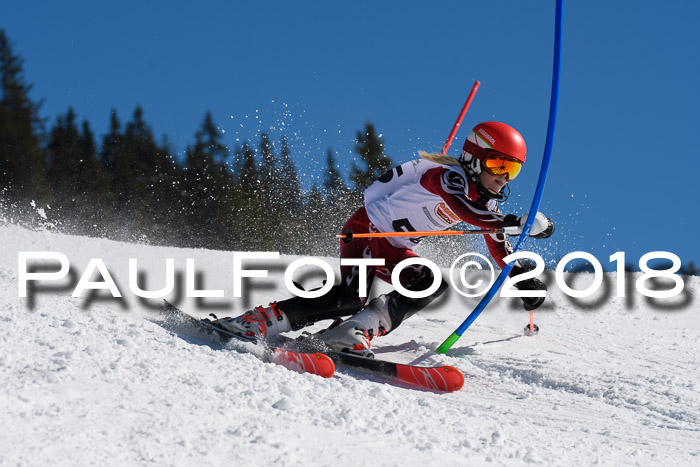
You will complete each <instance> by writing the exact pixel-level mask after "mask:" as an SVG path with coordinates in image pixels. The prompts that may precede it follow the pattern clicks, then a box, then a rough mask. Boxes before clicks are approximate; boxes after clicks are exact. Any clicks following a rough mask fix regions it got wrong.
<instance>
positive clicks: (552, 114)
mask: <svg viewBox="0 0 700 467" xmlns="http://www.w3.org/2000/svg"><path fill="white" fill-rule="evenodd" d="M562 4H563V0H557V2H556V12H555V21H554V66H553V76H552V94H551V97H550V101H549V123H548V124H547V139H546V141H545V146H544V156H543V157H542V166H541V168H540V176H539V179H538V180H537V188H536V189H535V196H534V198H533V200H532V206H530V214H531V215H529V216H527V221H526V222H525V225H524V226H523V232H522V233H521V234H520V238H519V240H518V243H517V245H516V246H515V249H514V250H513V253H515V252H517V251H518V250H519V249H520V247H521V246H522V245H523V244H524V243H525V240H526V239H527V236H528V234H529V233H530V229H532V224H533V223H534V222H535V214H536V213H537V211H538V210H539V208H540V202H541V201H542V194H543V193H544V185H545V182H546V181H547V173H548V172H549V161H550V159H551V158H552V146H553V144H554V127H555V124H556V120H557V105H558V101H559V75H560V71H561V35H562V34H561V30H562V6H563V5H562ZM513 264H514V263H508V264H506V266H505V267H504V268H503V270H502V271H501V274H499V276H498V278H496V281H495V282H494V283H493V285H492V286H491V288H490V289H489V291H488V292H487V293H486V295H484V298H482V299H481V301H480V302H479V304H478V305H477V306H476V308H474V311H472V312H471V314H470V315H469V316H468V317H467V319H466V320H464V322H463V323H462V324H461V325H460V326H459V327H458V328H457V329H456V330H455V331H454V332H453V333H452V334H451V335H450V336H449V337H448V338H447V339H445V342H443V343H442V344H440V346H439V347H438V348H437V352H438V353H445V352H446V351H447V350H448V349H450V347H452V346H453V345H454V343H455V342H457V340H459V338H460V337H462V334H464V331H466V330H467V328H468V327H469V326H471V324H472V323H473V322H474V321H475V320H476V318H478V316H479V315H480V314H481V312H482V311H484V308H486V306H487V305H488V304H489V302H490V301H491V299H492V298H493V297H494V296H495V295H496V293H498V291H499V290H500V288H501V285H503V282H504V281H505V280H506V277H508V274H510V271H511V269H513Z"/></svg>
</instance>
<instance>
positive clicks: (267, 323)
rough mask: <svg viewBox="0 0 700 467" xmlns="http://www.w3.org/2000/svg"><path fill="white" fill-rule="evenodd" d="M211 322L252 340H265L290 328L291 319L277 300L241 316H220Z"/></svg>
mask: <svg viewBox="0 0 700 467" xmlns="http://www.w3.org/2000/svg"><path fill="white" fill-rule="evenodd" d="M211 323H212V324H213V325H214V326H218V327H220V328H222V329H224V330H225V331H228V332H230V333H232V334H234V335H236V336H238V337H240V338H242V339H245V340H248V341H251V342H257V341H258V340H261V339H262V340H264V339H267V338H269V337H273V336H277V335H278V334H280V333H282V332H286V331H289V330H290V327H289V320H288V319H287V317H286V316H285V314H284V312H283V311H282V310H280V308H279V307H278V306H277V302H272V303H270V306H268V307H267V308H263V307H262V306H257V307H255V308H254V309H252V310H250V311H247V312H245V313H243V314H242V315H241V316H237V317H235V318H232V317H229V318H220V319H216V320H214V321H212V322H211Z"/></svg>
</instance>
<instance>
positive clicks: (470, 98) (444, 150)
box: [440, 81, 481, 156]
mask: <svg viewBox="0 0 700 467" xmlns="http://www.w3.org/2000/svg"><path fill="white" fill-rule="evenodd" d="M480 85H481V82H479V81H476V82H475V83H474V86H472V90H471V91H470V92H469V96H467V100H466V101H465V102H464V106H463V107H462V111H461V112H460V113H459V116H458V117H457V121H456V122H455V124H454V126H452V131H450V136H448V137H447V141H445V145H444V146H443V147H442V151H440V154H441V155H443V156H444V155H445V154H447V151H448V150H449V149H450V145H451V144H452V140H453V139H454V138H455V135H456V134H457V130H459V126H460V125H461V124H462V120H464V116H465V115H466V114H467V110H468V109H469V106H470V105H471V104H472V101H473V100H474V95H475V94H476V90H477V89H479V86H480Z"/></svg>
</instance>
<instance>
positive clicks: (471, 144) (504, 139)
mask: <svg viewBox="0 0 700 467" xmlns="http://www.w3.org/2000/svg"><path fill="white" fill-rule="evenodd" d="M484 149H486V150H487V151H484ZM462 150H463V151H464V152H468V153H469V154H471V155H472V156H473V157H476V158H477V159H479V160H481V161H482V162H483V161H484V159H485V158H486V155H487V153H488V152H489V151H488V150H491V151H495V152H498V153H501V154H504V155H506V156H508V157H511V158H513V159H515V160H517V161H520V162H525V157H526V156H527V146H526V145H525V139H524V138H523V135H521V134H520V132H518V130H516V129H515V128H513V127H512V126H510V125H506V124H505V123H501V122H483V123H479V124H478V125H477V126H475V127H474V128H473V129H472V131H471V132H470V133H469V136H468V137H467V140H466V141H465V142H464V146H463V147H462ZM462 156H463V157H464V153H462Z"/></svg>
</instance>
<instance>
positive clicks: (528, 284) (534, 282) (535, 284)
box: [510, 266, 547, 311]
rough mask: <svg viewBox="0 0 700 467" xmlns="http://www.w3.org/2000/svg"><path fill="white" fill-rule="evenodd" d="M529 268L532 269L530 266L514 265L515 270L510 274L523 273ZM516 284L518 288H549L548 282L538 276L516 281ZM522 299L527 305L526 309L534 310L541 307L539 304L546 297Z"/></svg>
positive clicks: (524, 304)
mask: <svg viewBox="0 0 700 467" xmlns="http://www.w3.org/2000/svg"><path fill="white" fill-rule="evenodd" d="M529 270H530V269H528V268H523V267H520V266H513V271H512V272H511V273H510V276H511V277H515V276H517V275H518V274H522V273H524V272H526V271H529ZM514 285H515V287H516V288H517V289H518V290H547V284H545V283H544V282H542V281H541V280H539V279H537V278H536V277H533V278H531V279H528V280H525V281H520V282H516V283H515V284H514ZM520 299H521V300H522V301H523V306H524V307H525V310H527V311H532V310H534V309H536V308H539V306H540V305H542V303H544V299H545V297H520Z"/></svg>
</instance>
